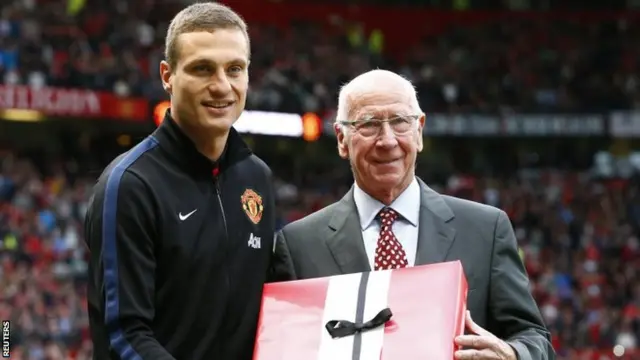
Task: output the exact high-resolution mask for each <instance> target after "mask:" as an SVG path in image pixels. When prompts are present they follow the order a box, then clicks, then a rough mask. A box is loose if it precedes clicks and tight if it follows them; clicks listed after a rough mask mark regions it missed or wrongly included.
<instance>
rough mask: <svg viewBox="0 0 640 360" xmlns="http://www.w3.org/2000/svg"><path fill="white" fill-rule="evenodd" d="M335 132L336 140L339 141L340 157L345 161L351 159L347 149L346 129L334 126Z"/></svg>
mask: <svg viewBox="0 0 640 360" xmlns="http://www.w3.org/2000/svg"><path fill="white" fill-rule="evenodd" d="M333 130H334V131H335V132H336V138H337V139H338V155H340V157H341V158H343V159H348V158H349V148H348V147H347V137H346V136H345V133H344V129H343V128H342V127H341V126H340V125H338V124H334V125H333Z"/></svg>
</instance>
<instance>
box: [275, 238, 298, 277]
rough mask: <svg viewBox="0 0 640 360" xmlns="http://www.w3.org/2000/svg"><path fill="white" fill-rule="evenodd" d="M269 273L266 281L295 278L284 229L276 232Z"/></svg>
mask: <svg viewBox="0 0 640 360" xmlns="http://www.w3.org/2000/svg"><path fill="white" fill-rule="evenodd" d="M269 275H270V276H269V279H268V282H278V281H289V280H295V279H297V276H296V271H295V267H294V266H293V259H292V257H291V252H290V251H289V245H288V244H287V238H286V237H285V234H284V230H280V231H278V233H277V234H276V239H275V246H274V249H273V255H272V257H271V273H270V274H269Z"/></svg>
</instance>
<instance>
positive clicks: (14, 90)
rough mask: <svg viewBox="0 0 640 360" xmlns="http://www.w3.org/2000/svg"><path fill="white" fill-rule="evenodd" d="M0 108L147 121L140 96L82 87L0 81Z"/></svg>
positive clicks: (147, 110) (146, 110)
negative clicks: (59, 86) (15, 83)
mask: <svg viewBox="0 0 640 360" xmlns="http://www.w3.org/2000/svg"><path fill="white" fill-rule="evenodd" d="M0 110H5V111H6V110H30V111H37V112H41V113H42V114H44V115H46V116H68V117H81V118H104V119H116V120H125V121H148V120H149V119H150V117H149V104H148V102H147V100H146V99H143V98H123V97H119V96H117V95H115V94H112V93H107V92H98V91H91V90H82V89H63V88H52V87H43V88H33V87H28V86H12V85H0Z"/></svg>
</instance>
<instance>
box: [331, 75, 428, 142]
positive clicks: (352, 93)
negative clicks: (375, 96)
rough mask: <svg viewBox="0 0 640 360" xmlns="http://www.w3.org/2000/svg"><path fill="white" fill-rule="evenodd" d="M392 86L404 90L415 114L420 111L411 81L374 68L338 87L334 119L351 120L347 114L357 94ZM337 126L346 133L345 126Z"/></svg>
mask: <svg viewBox="0 0 640 360" xmlns="http://www.w3.org/2000/svg"><path fill="white" fill-rule="evenodd" d="M392 86H396V87H398V88H399V89H401V91H402V92H406V94H407V98H408V99H409V101H410V104H409V105H410V106H411V109H412V111H414V112H415V113H416V114H421V113H422V110H421V109H420V104H419V103H418V96H417V94H416V89H415V87H414V86H413V84H411V81H409V80H407V79H406V78H404V77H402V76H401V75H398V74H396V73H394V72H392V71H388V70H381V69H376V70H371V71H368V72H366V73H363V74H361V75H358V76H357V77H355V78H354V79H353V80H351V81H350V82H348V83H347V84H345V85H344V86H343V87H342V88H341V89H340V94H339V95H338V111H337V113H336V121H348V120H352V119H349V114H350V112H351V107H352V106H353V102H354V100H355V99H356V98H357V97H358V96H360V95H363V94H366V93H372V92H375V91H387V89H389V87H392ZM338 126H339V127H340V128H341V130H342V131H343V133H346V131H347V127H345V126H341V125H340V124H338Z"/></svg>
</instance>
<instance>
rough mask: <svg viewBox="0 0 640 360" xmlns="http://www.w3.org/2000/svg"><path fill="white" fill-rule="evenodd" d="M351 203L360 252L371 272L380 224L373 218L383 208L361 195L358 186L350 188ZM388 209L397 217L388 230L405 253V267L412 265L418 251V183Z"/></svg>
mask: <svg viewBox="0 0 640 360" xmlns="http://www.w3.org/2000/svg"><path fill="white" fill-rule="evenodd" d="M353 200H354V201H355V203H356V208H357V209H358V216H359V217H360V226H361V230H362V240H363V241H364V249H365V251H366V252H367V258H368V259H369V265H370V266H371V269H372V270H373V268H374V259H375V253H376V247H377V245H378V236H379V235H380V221H379V220H378V219H376V216H377V215H378V213H379V212H380V210H382V208H384V207H385V205H384V204H383V203H381V202H380V201H378V200H376V199H374V198H372V197H371V196H370V195H369V194H367V193H365V192H364V191H363V190H362V189H360V188H359V187H358V184H355V185H354V189H353ZM389 207H390V208H392V209H393V210H395V211H396V212H397V213H398V214H400V216H399V217H398V219H397V220H396V221H395V222H394V223H393V226H392V230H393V233H394V234H395V235H396V238H397V239H398V241H399V242H400V244H402V247H403V248H404V251H405V253H406V254H407V261H408V262H409V266H414V264H415V261H416V253H417V250H418V225H419V224H418V219H419V218H420V185H418V180H416V179H415V178H414V179H413V181H412V182H411V184H410V185H409V186H408V187H407V188H406V189H405V190H404V191H403V192H402V193H401V194H400V196H398V197H397V198H396V199H395V200H394V201H393V203H391V205H390V206H389Z"/></svg>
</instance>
